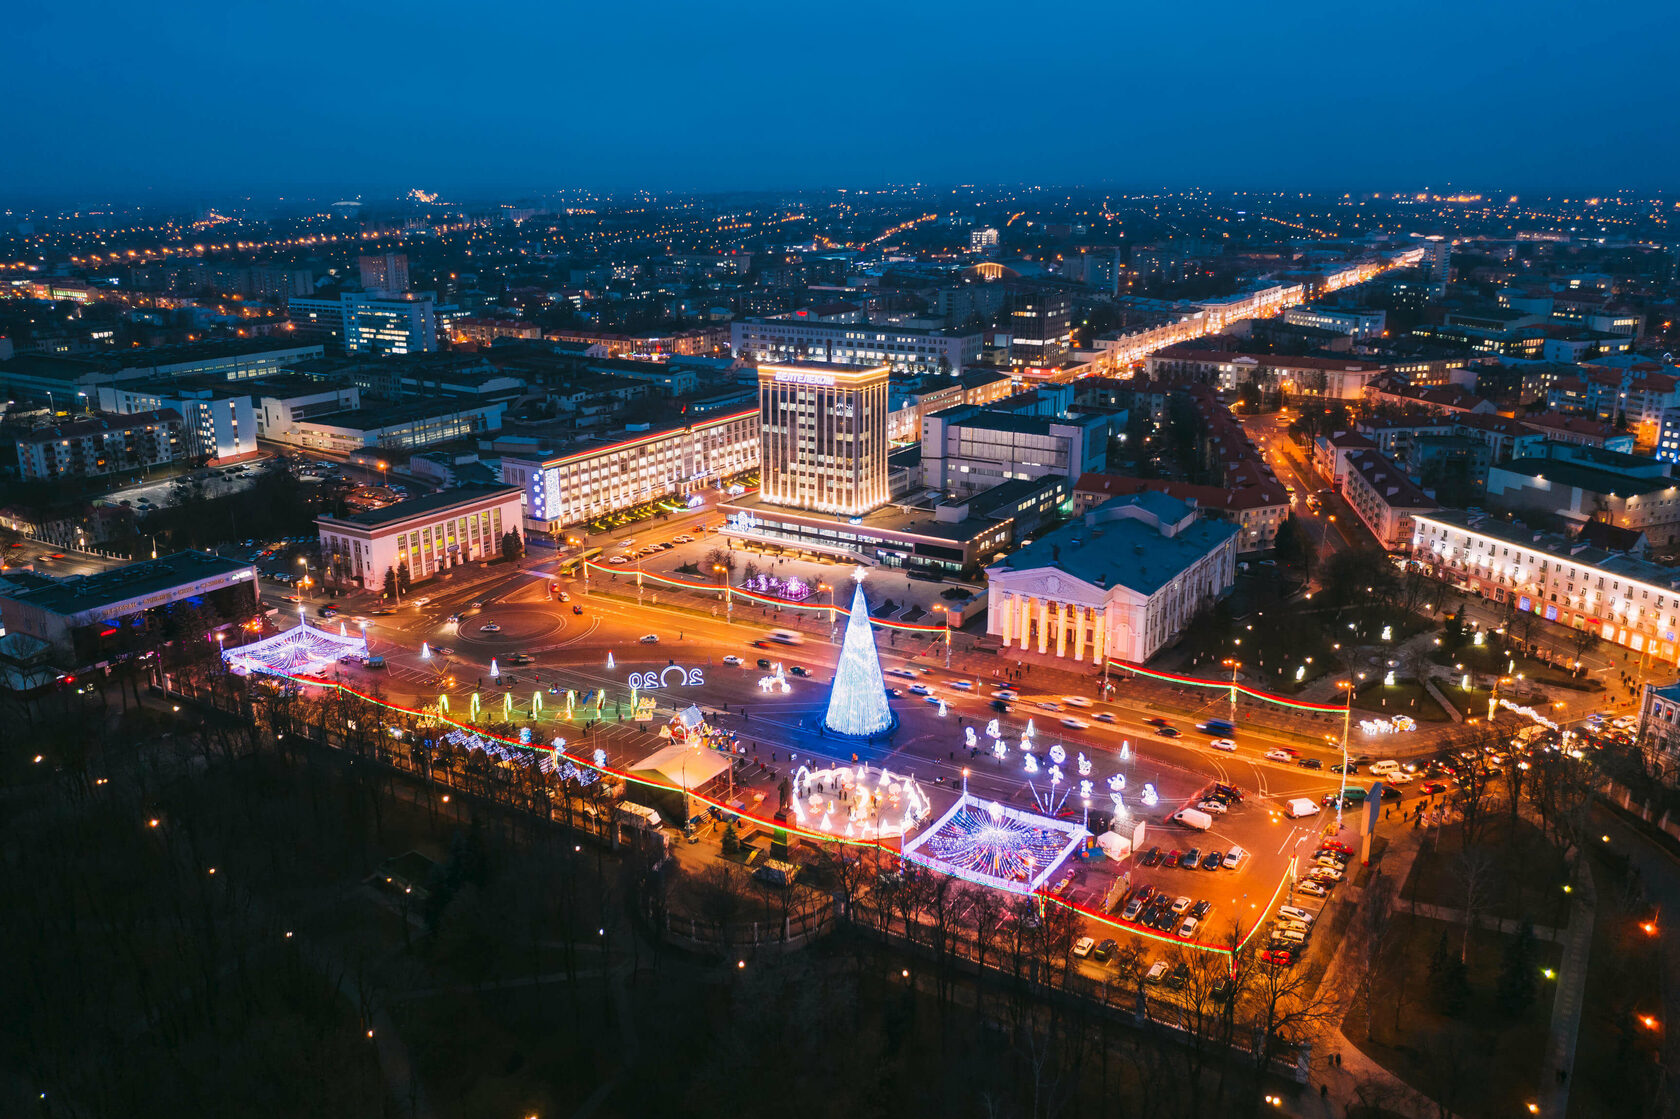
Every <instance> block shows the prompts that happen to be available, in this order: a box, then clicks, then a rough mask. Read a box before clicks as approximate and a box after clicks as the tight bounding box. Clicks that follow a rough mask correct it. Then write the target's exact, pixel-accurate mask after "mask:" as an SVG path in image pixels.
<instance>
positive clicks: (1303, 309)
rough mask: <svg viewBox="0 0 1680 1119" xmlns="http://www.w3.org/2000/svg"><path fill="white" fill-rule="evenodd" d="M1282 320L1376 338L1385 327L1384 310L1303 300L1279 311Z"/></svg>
mask: <svg viewBox="0 0 1680 1119" xmlns="http://www.w3.org/2000/svg"><path fill="white" fill-rule="evenodd" d="M1283 321H1284V322H1286V323H1289V324H1290V325H1291V326H1311V327H1317V328H1318V329H1319V330H1334V331H1335V332H1336V333H1337V334H1349V335H1352V336H1353V337H1355V338H1380V337H1381V336H1382V334H1383V332H1384V331H1386V330H1387V329H1388V312H1387V311H1379V310H1375V309H1372V308H1370V307H1330V306H1325V305H1324V304H1320V303H1305V304H1302V305H1301V306H1299V307H1290V308H1287V309H1286V310H1285V311H1284V312H1283Z"/></svg>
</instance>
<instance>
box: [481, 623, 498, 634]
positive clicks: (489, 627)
mask: <svg viewBox="0 0 1680 1119" xmlns="http://www.w3.org/2000/svg"><path fill="white" fill-rule="evenodd" d="M478 632H480V633H500V632H502V627H501V626H499V625H497V624H496V623H495V622H490V623H488V624H486V625H482V626H479V627H478Z"/></svg>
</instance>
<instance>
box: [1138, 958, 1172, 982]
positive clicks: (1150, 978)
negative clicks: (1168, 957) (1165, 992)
mask: <svg viewBox="0 0 1680 1119" xmlns="http://www.w3.org/2000/svg"><path fill="white" fill-rule="evenodd" d="M1166 976H1167V961H1165V960H1156V961H1155V962H1154V963H1152V964H1150V965H1149V971H1148V972H1146V973H1145V974H1144V977H1143V981H1144V982H1145V983H1159V982H1160V981H1161V980H1163V979H1165V978H1166Z"/></svg>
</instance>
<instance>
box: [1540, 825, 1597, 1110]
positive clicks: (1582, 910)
mask: <svg viewBox="0 0 1680 1119" xmlns="http://www.w3.org/2000/svg"><path fill="white" fill-rule="evenodd" d="M1575 892H1576V894H1577V896H1578V898H1579V901H1578V903H1577V904H1576V906H1575V908H1574V910H1573V912H1571V913H1570V915H1569V929H1568V932H1567V934H1566V936H1565V939H1564V941H1563V945H1564V947H1563V962H1562V963H1561V964H1559V965H1558V981H1557V995H1556V997H1555V998H1554V1000H1553V1002H1552V1025H1551V1037H1550V1038H1549V1039H1548V1040H1547V1043H1546V1062H1545V1066H1544V1068H1543V1069H1542V1071H1541V1079H1540V1114H1541V1115H1542V1116H1549V1117H1550V1119H1564V1116H1565V1115H1566V1114H1568V1112H1569V1080H1570V1077H1571V1075H1572V1074H1573V1073H1574V1071H1575V1044H1576V1042H1577V1041H1578V1040H1579V1038H1580V1032H1581V1005H1582V1001H1583V999H1584V996H1585V993H1586V986H1587V960H1588V958H1589V957H1590V956H1591V955H1592V938H1593V923H1594V919H1595V918H1594V907H1595V906H1596V905H1597V902H1598V890H1597V888H1596V887H1595V886H1594V884H1593V873H1592V865H1591V864H1590V863H1589V862H1588V860H1586V859H1584V858H1581V859H1577V860H1576V861H1575Z"/></svg>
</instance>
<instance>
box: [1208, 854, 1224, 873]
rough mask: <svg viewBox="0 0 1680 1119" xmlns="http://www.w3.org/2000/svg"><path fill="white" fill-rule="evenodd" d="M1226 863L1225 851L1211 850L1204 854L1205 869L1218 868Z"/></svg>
mask: <svg viewBox="0 0 1680 1119" xmlns="http://www.w3.org/2000/svg"><path fill="white" fill-rule="evenodd" d="M1224 863H1225V852H1223V851H1209V852H1208V853H1207V854H1206V855H1203V856H1202V869H1203V870H1218V869H1219V868H1220V867H1221V866H1222V865H1224Z"/></svg>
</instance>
